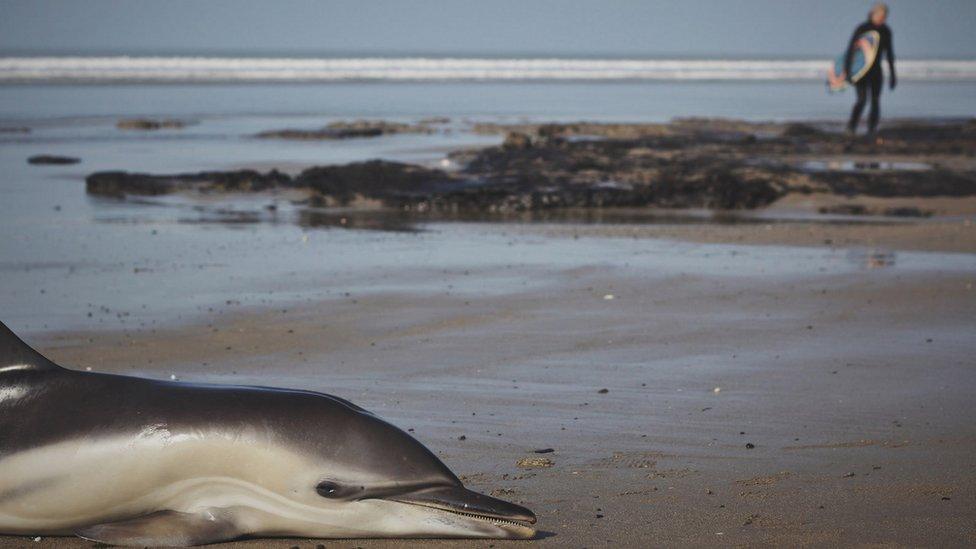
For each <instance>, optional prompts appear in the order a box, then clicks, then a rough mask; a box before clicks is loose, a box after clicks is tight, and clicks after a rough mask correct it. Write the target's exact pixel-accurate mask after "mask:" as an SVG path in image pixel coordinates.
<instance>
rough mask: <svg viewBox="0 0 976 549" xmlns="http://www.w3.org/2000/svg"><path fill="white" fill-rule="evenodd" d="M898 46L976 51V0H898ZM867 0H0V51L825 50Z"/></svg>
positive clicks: (948, 54)
mask: <svg viewBox="0 0 976 549" xmlns="http://www.w3.org/2000/svg"><path fill="white" fill-rule="evenodd" d="M889 4H890V5H891V7H892V13H891V19H890V21H889V23H890V26H891V27H892V30H893V33H894V45H895V51H896V52H897V53H898V54H899V56H902V57H905V58H970V59H971V58H976V32H974V29H973V26H974V25H976V0H892V1H890V2H889ZM870 5H871V2H870V1H863V0H804V1H798V0H436V1H435V0H317V1H316V0H263V1H259V0H207V1H198V0H164V1H161V0H0V55H14V54H19V53H30V54H78V55H91V54H131V55H145V54H208V53H209V54H223V55H241V56H243V55H301V56H342V55H350V54H357V55H364V54H365V55H404V54H420V55H437V56H446V55H462V56H476V55H485V56H501V57H504V56H566V57H570V56H587V57H590V56H600V57H614V56H626V57H764V58H775V57H819V56H831V57H832V56H833V55H834V54H836V53H837V52H838V51H840V50H842V49H843V47H844V45H845V41H846V39H847V38H848V36H849V34H850V33H851V31H852V30H853V28H854V26H855V25H856V24H858V23H859V22H861V21H862V20H864V19H865V17H866V13H867V10H868V8H869V7H870Z"/></svg>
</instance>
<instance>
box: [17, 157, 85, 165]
mask: <svg viewBox="0 0 976 549" xmlns="http://www.w3.org/2000/svg"><path fill="white" fill-rule="evenodd" d="M79 162H81V159H80V158H75V157H73V156H58V155H53V154H39V155H36V156H32V157H30V158H28V159H27V163H28V164H48V165H55V166H63V165H68V164H77V163H79Z"/></svg>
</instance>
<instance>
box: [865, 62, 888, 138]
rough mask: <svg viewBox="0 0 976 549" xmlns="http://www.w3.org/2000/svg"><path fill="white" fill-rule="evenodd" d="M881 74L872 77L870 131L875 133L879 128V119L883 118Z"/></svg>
mask: <svg viewBox="0 0 976 549" xmlns="http://www.w3.org/2000/svg"><path fill="white" fill-rule="evenodd" d="M883 84H884V82H883V80H882V78H881V75H878V77H877V78H872V79H871V113H870V114H869V115H868V132H869V133H874V130H876V129H878V120H879V119H881V88H882V87H883Z"/></svg>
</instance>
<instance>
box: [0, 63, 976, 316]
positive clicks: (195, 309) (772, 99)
mask: <svg viewBox="0 0 976 549" xmlns="http://www.w3.org/2000/svg"><path fill="white" fill-rule="evenodd" d="M974 97H976V82H973V81H969V80H966V79H946V80H944V81H929V80H919V79H914V80H913V79H911V78H908V79H905V80H904V81H903V83H902V84H901V85H900V86H899V88H898V90H897V91H896V92H894V93H887V92H886V93H885V95H884V97H883V99H884V107H883V112H884V114H885V115H886V116H892V117H970V116H973V115H974V114H976V109H974V102H973V98H974ZM851 100H852V97H851V94H850V93H847V94H835V95H830V94H827V93H826V92H825V90H824V88H823V86H822V84H821V83H820V82H819V81H817V80H813V79H799V80H788V81H782V80H776V81H768V80H762V79H724V80H721V79H720V80H708V81H705V80H687V79H670V80H668V79H630V80H599V79H597V80H585V79H583V80H580V79H575V80H565V81H554V80H546V81H533V80H531V79H530V80H524V79H523V80H518V81H448V82H444V81H436V82H435V81H407V82H389V81H372V82H363V81H343V82H321V81H320V82H307V81H306V82H293V81H288V82H275V83H270V82H237V83H229V82H226V81H213V82H207V83H199V82H198V83H187V82H180V83H160V82H153V83H133V82H126V83H121V82H113V83H100V84H92V83H79V82H64V81H62V82H48V81H42V82H30V83H17V84H11V83H8V84H0V128H3V129H6V130H10V129H14V128H28V129H29V131H28V132H18V131H0V319H2V320H3V321H4V322H5V323H7V324H9V325H10V326H11V327H13V328H14V329H17V330H24V331H26V332H27V333H30V332H36V331H45V330H62V329H74V328H83V329H100V328H113V329H133V328H139V327H149V326H156V325H162V324H166V323H168V322H174V321H180V320H181V319H184V320H185V319H188V318H191V317H206V316H207V315H210V314H214V313H212V312H211V311H212V310H213V308H215V307H217V308H221V310H222V309H226V308H228V306H225V305H224V304H226V303H230V302H233V303H242V304H244V306H269V305H273V304H274V305H277V304H282V303H289V302H293V301H297V300H302V301H303V300H322V299H329V298H330V296H332V297H334V296H337V295H342V294H343V293H344V292H347V291H348V292H358V293H362V292H371V291H401V290H407V291H411V292H421V293H422V292H431V291H439V290H440V289H442V288H441V287H440V286H438V285H437V284H434V283H433V282H431V281H432V280H435V279H434V278H432V276H433V275H434V274H436V273H441V272H444V271H445V270H447V271H451V272H455V271H456V272H457V273H463V272H464V270H465V268H466V266H467V267H475V268H483V269H485V270H486V271H498V272H503V270H504V268H505V266H506V265H512V264H515V265H521V266H523V267H525V268H527V269H529V270H535V271H538V272H539V273H540V276H539V277H538V278H537V279H536V282H539V281H543V280H546V279H549V278H551V277H552V274H553V273H554V272H557V271H558V270H559V269H562V268H574V267H579V266H587V265H604V266H606V265H618V266H619V267H620V268H625V267H626V268H630V267H628V266H629V265H635V264H636V265H642V267H641V268H645V269H647V270H648V272H659V273H668V272H672V273H673V272H684V271H697V272H705V271H707V272H727V273H730V274H733V275H734V274H741V275H744V276H746V275H748V276H751V275H754V274H756V273H757V272H760V271H762V272H764V273H766V274H780V275H784V276H785V275H797V273H802V272H807V271H809V272H814V271H817V270H823V269H828V271H830V272H835V271H840V272H843V271H849V270H855V269H861V268H863V265H862V263H861V262H859V261H857V260H855V261H852V260H851V259H850V257H849V256H848V255H847V254H848V252H846V251H817V250H794V249H783V250H778V251H777V250H772V249H766V250H765V251H763V252H761V253H760V252H755V253H753V252H750V251H749V250H748V249H746V247H741V246H740V247H723V246H701V245H691V244H686V245H679V244H674V243H661V242H657V243H654V242H646V241H644V242H641V241H631V240H627V239H593V240H585V241H571V240H560V241H558V242H553V241H551V240H541V241H540V240H539V239H534V238H511V237H509V236H505V235H504V234H503V233H499V232H498V230H496V229H489V228H487V227H485V226H479V225H472V224H466V225H465V224H433V225H430V226H427V227H424V228H425V229H426V230H424V231H422V232H419V233H409V232H406V233H389V232H384V233H381V232H377V231H370V230H359V229H356V228H348V227H342V226H341V225H337V224H336V223H332V222H326V223H320V222H315V221H309V222H305V223H298V224H296V223H294V222H292V219H293V218H292V217H290V216H289V204H288V202H287V200H284V199H281V198H279V197H274V196H270V197H269V196H262V197H258V198H256V199H254V200H242V201H240V202H235V203H220V204H215V203H209V204H196V203H192V202H187V201H185V200H183V201H181V200H174V201H169V200H160V201H153V202H149V203H141V204H135V203H121V202H117V201H114V200H104V199H98V198H94V197H89V196H87V195H86V194H85V190H84V178H85V176H86V175H87V174H89V173H92V172H94V171H98V170H109V169H121V170H130V171H145V172H156V173H173V172H182V171H192V170H203V169H228V168H234V167H239V166H244V165H248V166H260V167H264V168H268V167H271V166H278V167H282V168H286V169H287V168H289V167H296V166H300V165H305V164H313V163H318V164H327V163H344V162H349V161H353V160H364V159H369V158H386V159H393V160H402V161H411V162H423V163H430V164H439V163H440V162H442V161H443V160H444V158H445V155H446V153H447V151H449V150H450V149H452V148H457V147H463V146H483V145H486V144H491V143H497V142H498V140H499V139H500V137H499V136H482V135H476V134H472V133H469V132H465V131H463V129H464V128H465V127H467V125H468V124H470V123H471V122H473V121H519V120H563V121H568V120H582V119H585V120H605V121H664V120H668V119H671V118H674V117H686V116H709V117H713V116H721V117H732V118H747V119H753V120H769V119H816V120H839V119H842V118H843V117H844V116H845V115H846V113H847V111H848V109H849V107H850V102H851ZM132 116H150V117H167V118H179V119H181V120H184V121H186V122H187V123H188V126H186V127H185V128H183V129H172V130H160V131H152V132H132V131H123V130H119V129H117V128H116V126H115V123H116V121H117V120H118V119H119V118H123V117H132ZM430 116H446V117H449V118H450V119H451V121H450V122H449V123H447V124H445V125H444V126H443V130H444V131H441V132H438V133H436V134H433V135H397V136H389V137H381V138H376V139H353V140H343V141H321V142H315V141H312V142H293V141H282V140H262V139H256V138H254V137H253V135H254V134H255V133H257V132H260V131H265V130H272V129H279V128H285V127H294V128H316V127H320V126H322V125H324V124H327V123H328V122H330V121H334V120H349V119H357V118H377V119H380V118H381V119H389V120H400V121H417V120H419V119H421V118H424V117H430ZM36 154H58V155H68V156H77V157H79V158H81V160H82V162H81V163H80V164H77V165H70V166H33V165H29V164H27V162H26V160H27V158H28V157H30V156H32V155H36ZM270 203H277V204H279V206H280V207H279V209H278V210H275V211H276V212H278V213H274V212H275V211H272V210H268V209H266V206H267V205H268V204H270ZM472 250H479V253H478V254H472V252H471V251H472ZM730 251H735V252H736V253H735V254H730ZM733 258H734V259H733ZM933 262H934V263H935V264H938V265H940V266H941V268H961V269H967V270H970V269H973V268H976V267H974V265H973V260H972V256H968V255H962V256H953V255H946V254H941V255H940V254H899V261H898V264H897V267H895V268H897V269H912V268H923V267H924V266H925V265H931V264H933ZM791 265H793V266H797V269H799V270H797V269H794V268H793V267H790V268H789V269H786V271H789V272H786V271H784V270H783V269H784V268H785V267H784V266H791ZM389 272H396V273H400V275H402V276H396V277H392V278H391V277H388V276H385V275H381V274H380V273H389ZM438 276H440V275H438ZM447 278H450V281H449V282H445V284H451V285H453V286H454V287H456V288H458V291H472V292H482V293H486V292H487V293H490V292H511V291H518V289H519V288H521V287H523V286H524V284H526V283H527V282H529V281H527V280H524V279H518V280H512V279H509V278H506V277H505V276H500V277H498V278H497V279H486V278H478V279H477V282H474V283H472V282H465V280H470V279H463V278H462V277H461V276H460V275H458V276H457V277H455V276H453V275H451V276H448V277H447ZM444 279H445V277H441V278H437V279H436V280H440V281H442V282H443V280H444ZM540 283H541V282H540ZM465 284H469V285H471V284H474V285H473V286H470V287H467V286H464V285H465Z"/></svg>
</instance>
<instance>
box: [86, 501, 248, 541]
mask: <svg viewBox="0 0 976 549" xmlns="http://www.w3.org/2000/svg"><path fill="white" fill-rule="evenodd" d="M75 534H76V535H77V536H79V537H82V538H85V539H87V540H90V541H95V542H101V543H106V544H109V545H122V546H127V547H190V546H193V545H203V544H207V543H217V542H221V541H229V540H232V539H235V538H239V537H241V536H242V535H243V532H241V531H240V530H238V529H237V526H236V525H235V524H234V522H233V521H232V520H230V519H229V518H228V516H227V513H226V511H221V510H214V511H203V512H200V513H179V512H177V511H159V512H156V513H150V514H148V515H143V516H140V517H136V518H132V519H127V520H121V521H118V522H107V523H105V524H96V525H94V526H88V527H86V528H83V529H81V530H78V531H77V532H75Z"/></svg>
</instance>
